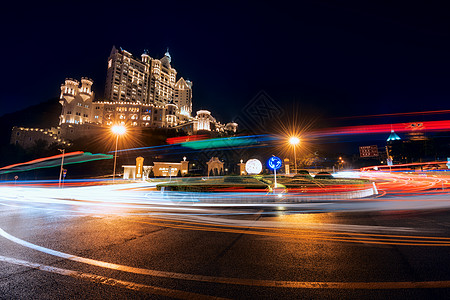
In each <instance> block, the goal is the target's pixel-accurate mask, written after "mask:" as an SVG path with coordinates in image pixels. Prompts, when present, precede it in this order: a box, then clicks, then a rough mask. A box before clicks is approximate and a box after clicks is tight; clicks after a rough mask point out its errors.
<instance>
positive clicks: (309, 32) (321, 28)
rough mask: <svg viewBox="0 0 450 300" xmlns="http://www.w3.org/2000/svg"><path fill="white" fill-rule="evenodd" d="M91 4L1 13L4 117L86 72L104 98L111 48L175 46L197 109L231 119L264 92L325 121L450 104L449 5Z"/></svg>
mask: <svg viewBox="0 0 450 300" xmlns="http://www.w3.org/2000/svg"><path fill="white" fill-rule="evenodd" d="M93 2H94V1H92V3H90V4H89V3H88V2H83V1H80V2H77V1H70V2H66V1H54V2H39V1H36V2H35V3H34V4H25V3H23V2H20V1H16V2H15V3H14V4H13V5H12V6H11V7H9V8H7V9H4V8H3V9H2V12H1V13H0V14H1V18H0V25H1V44H2V46H1V57H2V72H1V74H2V75H1V76H2V78H1V81H0V82H1V93H0V99H1V104H2V108H1V111H0V115H3V114H4V113H8V112H13V111H16V110H19V109H22V108H24V107H27V106H29V105H32V104H37V103H39V102H43V101H45V100H48V99H50V98H52V97H58V96H59V86H60V84H61V83H63V81H64V79H65V78H66V77H72V78H76V79H79V78H80V77H82V76H87V77H91V78H92V79H94V91H95V92H96V93H97V95H98V96H102V94H103V89H104V82H105V77H106V62H107V58H108V55H109V52H110V50H111V47H112V46H113V45H116V46H117V47H122V48H124V49H126V50H128V51H130V52H131V53H132V54H134V55H135V56H140V54H141V53H142V51H143V49H148V50H149V53H150V55H151V56H152V57H156V58H160V57H162V56H163V54H164V52H165V50H166V47H169V49H170V53H171V55H172V62H173V66H174V67H175V68H176V69H177V71H178V74H179V75H180V76H183V77H184V78H188V79H190V80H191V81H193V83H194V98H193V100H194V109H200V108H205V109H210V110H211V111H212V112H213V115H215V116H216V117H217V118H218V119H219V120H220V121H225V122H226V121H229V120H231V119H232V118H234V117H235V116H236V115H238V114H239V112H240V111H239V110H240V109H241V108H242V107H243V106H244V105H245V104H246V103H248V101H250V100H251V99H252V98H253V96H255V95H256V94H257V93H258V92H259V91H260V90H265V91H266V92H267V93H268V94H269V95H270V96H271V97H272V98H273V99H275V100H276V101H278V102H279V103H280V104H281V106H282V107H286V108H288V107H292V103H296V105H297V107H300V108H302V109H303V108H305V109H306V111H310V110H311V111H313V112H319V113H320V114H321V115H323V116H351V115H361V114H374V113H393V112H409V111H422V110H437V109H448V108H449V107H448V105H447V103H448V100H449V99H450V89H449V83H450V36H449V35H450V18H449V17H448V11H449V10H448V7H446V6H440V5H436V4H432V2H428V1H427V2H425V1H424V2H423V4H422V5H415V4H412V3H408V2H405V3H404V4H395V5H392V4H390V2H391V1H386V2H385V3H381V2H379V1H372V2H370V3H372V4H369V2H368V1H355V2H354V3H351V2H345V4H342V3H339V4H337V3H332V2H328V1H313V0H311V1H299V2H298V3H297V4H296V6H295V7H294V6H291V5H290V4H288V2H280V1H262V2H261V1H259V2H253V3H249V2H247V3H241V2H230V1H227V2H221V3H214V1H211V2H210V3H208V4H206V5H205V4H202V5H200V4H198V5H197V4H195V2H193V1H182V2H175V1H159V2H155V3H151V2H149V1H136V2H132V1H122V2H113V1H108V2H96V4H94V3H93ZM204 3H206V2H204ZM397 3H398V2H397Z"/></svg>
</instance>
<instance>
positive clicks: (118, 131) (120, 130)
mask: <svg viewBox="0 0 450 300" xmlns="http://www.w3.org/2000/svg"><path fill="white" fill-rule="evenodd" d="M111 131H112V133H113V134H115V135H116V151H114V171H113V183H114V180H115V178H116V160H117V143H118V142H119V136H121V135H124V134H125V132H126V131H127V130H126V128H125V126H122V125H114V126H112V127H111Z"/></svg>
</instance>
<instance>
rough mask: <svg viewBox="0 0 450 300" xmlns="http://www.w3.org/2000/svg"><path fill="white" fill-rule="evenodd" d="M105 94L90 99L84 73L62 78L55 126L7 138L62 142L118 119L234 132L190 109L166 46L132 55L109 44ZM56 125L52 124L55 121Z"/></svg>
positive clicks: (187, 86) (184, 83)
mask: <svg viewBox="0 0 450 300" xmlns="http://www.w3.org/2000/svg"><path fill="white" fill-rule="evenodd" d="M107 68H108V69H107V76H106V85H105V99H104V100H100V99H96V98H95V96H94V92H93V91H92V85H93V81H92V80H91V79H89V78H81V81H78V80H75V79H66V80H65V82H64V84H62V85H61V95H60V101H59V102H60V103H61V105H62V110H61V115H60V117H59V126H58V127H53V128H51V129H40V128H23V127H14V128H13V129H12V134H11V143H12V144H16V145H22V146H23V147H31V146H33V145H34V143H35V141H36V140H38V139H43V140H46V141H48V142H49V144H51V143H52V142H58V143H63V144H67V143H70V140H74V139H76V138H78V137H81V136H86V135H94V134H96V133H97V132H98V129H99V128H103V127H109V126H112V125H113V124H121V125H126V126H130V127H139V128H173V129H177V130H179V131H180V132H181V133H182V134H186V135H191V134H196V133H197V132H199V131H203V132H205V131H206V132H211V133H212V132H219V133H234V132H236V130H237V126H238V125H237V124H236V123H227V124H222V123H220V122H218V121H216V119H215V118H214V117H213V116H212V115H211V113H210V112H209V111H208V110H199V111H197V112H196V113H195V115H193V113H192V82H190V81H189V80H185V79H184V78H183V77H180V78H179V79H177V71H176V70H175V69H174V68H173V67H172V66H171V57H170V54H169V51H167V52H166V53H165V55H164V57H163V58H161V59H156V58H152V57H150V55H149V54H148V52H147V51H144V53H143V54H142V55H141V58H140V59H138V58H136V57H134V56H133V55H132V54H131V53H130V52H128V51H126V50H124V49H121V48H120V49H117V48H116V47H113V48H112V50H111V54H110V55H109V58H108V67H107ZM55 125H56V124H55Z"/></svg>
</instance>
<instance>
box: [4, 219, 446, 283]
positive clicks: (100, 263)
mask: <svg viewBox="0 0 450 300" xmlns="http://www.w3.org/2000/svg"><path fill="white" fill-rule="evenodd" d="M0 235H1V236H3V237H4V238H6V239H8V240H10V241H12V242H15V243H17V244H20V245H22V246H25V247H28V248H31V249H34V250H37V251H40V252H44V253H47V254H50V255H53V256H57V257H62V258H65V259H68V260H72V261H76V262H80V263H85V264H89V265H93V266H98V267H101V268H107V269H112V270H119V271H123V272H128V273H134V274H141V275H149V276H156V277H163V278H169V279H181V280H190V281H199V282H207V283H222V284H234V285H245V286H260V287H283V288H303V289H417V288H450V281H420V282H415V281H404V282H402V281H400V282H304V281H281V280H280V281H277V280H264V279H246V278H231V277H214V276H207V275H195V274H183V273H175V272H167V271H157V270H150V269H143V268H136V267H129V266H124V265H119V264H113V263H108V262H104V261H99V260H94V259H90V258H84V257H80V256H76V255H70V254H67V253H63V252H60V251H56V250H52V249H48V248H45V247H41V246H38V245H35V244H32V243H29V242H27V241H24V240H21V239H19V238H17V237H14V236H12V235H10V234H9V233H7V232H5V231H4V230H3V229H1V228H0Z"/></svg>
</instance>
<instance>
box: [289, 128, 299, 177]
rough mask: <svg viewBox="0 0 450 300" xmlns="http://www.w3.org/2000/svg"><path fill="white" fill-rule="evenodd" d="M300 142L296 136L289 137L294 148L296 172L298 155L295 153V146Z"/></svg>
mask: <svg viewBox="0 0 450 300" xmlns="http://www.w3.org/2000/svg"><path fill="white" fill-rule="evenodd" d="M299 143H300V139H299V138H298V137H296V136H293V137H291V138H289V144H291V146H292V147H293V148H294V170H295V174H297V155H296V154H295V148H296V147H297V145H298V144H299Z"/></svg>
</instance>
